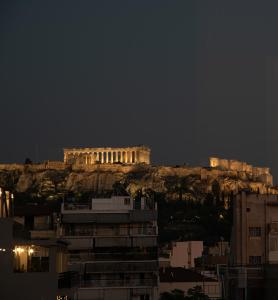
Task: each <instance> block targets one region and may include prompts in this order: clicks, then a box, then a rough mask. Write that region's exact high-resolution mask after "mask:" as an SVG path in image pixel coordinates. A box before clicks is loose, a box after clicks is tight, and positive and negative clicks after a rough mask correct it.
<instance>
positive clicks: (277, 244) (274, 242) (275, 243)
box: [269, 237, 278, 251]
mask: <svg viewBox="0 0 278 300" xmlns="http://www.w3.org/2000/svg"><path fill="white" fill-rule="evenodd" d="M269 250H270V251H277V250H278V239H277V237H270V238H269Z"/></svg>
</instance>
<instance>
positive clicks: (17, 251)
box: [13, 247, 24, 254]
mask: <svg viewBox="0 0 278 300" xmlns="http://www.w3.org/2000/svg"><path fill="white" fill-rule="evenodd" d="M13 251H14V253H16V254H20V253H22V252H24V248H22V247H15V248H14V250H13Z"/></svg>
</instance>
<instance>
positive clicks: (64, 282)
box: [58, 271, 80, 289]
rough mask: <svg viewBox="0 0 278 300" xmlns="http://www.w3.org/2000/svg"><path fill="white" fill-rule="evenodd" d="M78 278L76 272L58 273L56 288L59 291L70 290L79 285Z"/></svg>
mask: <svg viewBox="0 0 278 300" xmlns="http://www.w3.org/2000/svg"><path fill="white" fill-rule="evenodd" d="M79 282H80V278H79V274H78V272H72V271H69V272H63V273H59V277H58V288H59V289H70V288H72V287H75V286H77V285H79Z"/></svg>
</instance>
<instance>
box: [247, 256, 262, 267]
mask: <svg viewBox="0 0 278 300" xmlns="http://www.w3.org/2000/svg"><path fill="white" fill-rule="evenodd" d="M261 263H262V257H261V256H249V264H250V265H260V264H261Z"/></svg>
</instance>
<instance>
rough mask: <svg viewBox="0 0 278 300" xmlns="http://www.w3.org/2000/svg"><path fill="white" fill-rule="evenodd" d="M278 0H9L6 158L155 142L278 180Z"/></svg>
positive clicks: (172, 152) (3, 19) (180, 159)
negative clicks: (263, 170) (264, 170)
mask: <svg viewBox="0 0 278 300" xmlns="http://www.w3.org/2000/svg"><path fill="white" fill-rule="evenodd" d="M275 2H276V3H277V1H273V3H274V4H273V3H272V2H271V3H270V2H268V1H224V0H222V1H214V0H212V1H208V0H205V1H198V0H195V1H189V0H183V1H174V0H169V1H161V0H160V1H152V0H147V1H143V0H140V1H139V0H138V1H136V0H129V1H116V0H113V1H93V0H90V1H76V0H75V1H73V0H67V1H58V0H55V1H54V0H36V1H30V0H24V1H22V0H18V1H14V0H10V1H3V0H2V1H0V46H1V47H0V104H1V108H0V111H1V118H0V130H1V143H0V162H2V163H4V162H24V160H25V158H26V157H30V158H31V159H32V160H33V161H34V162H37V161H43V160H47V159H50V160H57V159H59V160H61V159H62V148H63V147H86V146H88V147H90V146H91V147H99V146H112V147H113V146H132V145H138V144H145V145H149V146H150V147H151V149H152V161H153V163H154V164H167V165H169V164H170V165H176V164H184V163H187V164H189V165H206V164H207V158H208V157H209V156H211V155H213V156H219V157H225V158H230V159H239V160H244V161H247V162H249V163H252V164H256V165H261V166H264V165H265V166H270V167H271V168H272V170H273V173H274V174H275V177H276V178H277V179H278V157H277V153H278V120H277V109H278V57H277V53H278V4H275ZM276 181H278V180H276Z"/></svg>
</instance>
